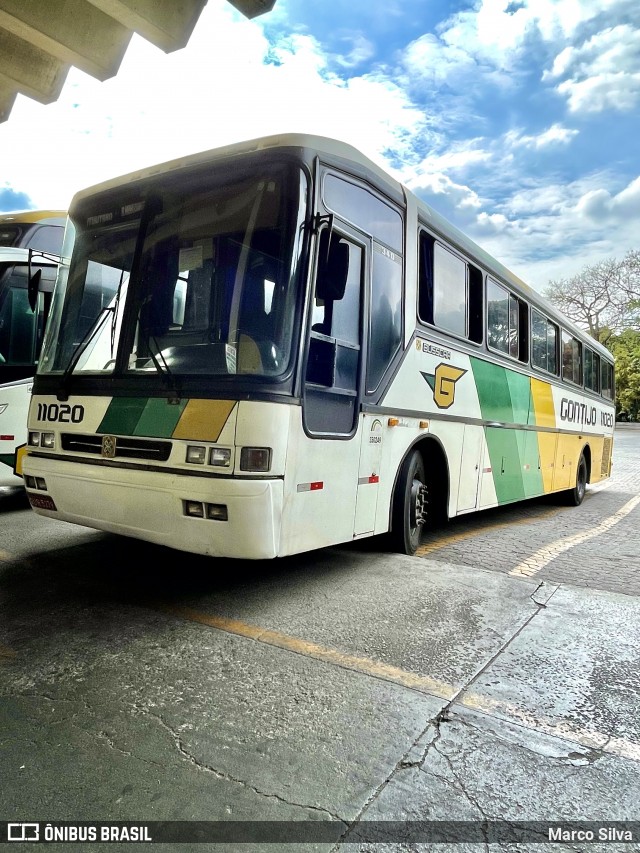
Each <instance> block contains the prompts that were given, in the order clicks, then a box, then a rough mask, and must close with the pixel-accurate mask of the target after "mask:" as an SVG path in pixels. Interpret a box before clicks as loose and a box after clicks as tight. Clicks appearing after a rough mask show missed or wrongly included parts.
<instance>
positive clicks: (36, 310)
mask: <svg viewBox="0 0 640 853" xmlns="http://www.w3.org/2000/svg"><path fill="white" fill-rule="evenodd" d="M65 222H66V211H62V210H28V211H19V212H16V213H3V214H0V487H7V486H9V487H12V486H23V485H24V481H23V480H22V478H21V477H19V476H16V474H15V473H14V472H15V468H16V450H17V448H18V447H20V446H21V445H24V444H26V441H27V412H28V408H29V399H30V397H31V388H32V385H33V375H34V373H35V370H36V364H37V361H38V357H39V354H40V347H41V346H42V337H43V332H44V326H45V321H46V314H47V310H48V307H49V305H50V302H51V293H52V291H53V287H54V283H55V278H56V272H57V268H58V260H59V256H60V251H61V249H62V239H63V234H64V225H65ZM30 280H31V283H32V297H31V300H32V301H33V303H34V304H33V306H31V304H30V299H29V281H30Z"/></svg>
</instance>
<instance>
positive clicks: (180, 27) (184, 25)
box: [89, 0, 207, 53]
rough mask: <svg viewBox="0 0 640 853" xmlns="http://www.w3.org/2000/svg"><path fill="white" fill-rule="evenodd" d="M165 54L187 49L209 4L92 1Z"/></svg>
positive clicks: (197, 0) (197, 1) (186, 0)
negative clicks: (199, 19)
mask: <svg viewBox="0 0 640 853" xmlns="http://www.w3.org/2000/svg"><path fill="white" fill-rule="evenodd" d="M89 2H90V3H91V4H92V5H93V6H95V7H96V8H97V9H100V11H101V12H103V13H104V14H105V15H108V16H109V17H110V18H113V19H114V20H116V21H118V22H119V23H120V24H122V25H123V26H124V27H126V28H127V29H130V30H134V31H135V32H136V33H138V34H139V35H141V36H142V37H143V38H145V39H147V41H150V42H151V43H152V44H155V45H156V47H159V48H160V49H161V50H163V51H164V52H165V53H170V52H171V51H174V50H179V49H180V48H183V47H185V45H186V44H187V42H188V41H189V39H190V38H191V34H192V32H193V29H194V27H195V25H196V23H197V22H198V18H199V17H200V14H201V12H202V10H203V9H204V7H205V6H206V5H207V0H180V2H176V0H89Z"/></svg>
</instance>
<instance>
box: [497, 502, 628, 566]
mask: <svg viewBox="0 0 640 853" xmlns="http://www.w3.org/2000/svg"><path fill="white" fill-rule="evenodd" d="M639 503H640V495H636V496H635V497H634V498H631V500H630V501H627V503H626V504H625V505H624V506H623V507H621V508H620V509H619V510H618V511H617V512H616V513H614V514H613V515H611V516H609V518H605V520H604V521H603V522H601V524H599V525H598V526H597V527H594V528H593V529H592V530H586V531H584V532H583V533H575V534H574V535H573V536H567V537H566V538H564V539H558V540H557V541H556V542H552V543H551V545H546V546H545V547H544V548H540V550H539V551H536V553H535V554H532V555H531V556H530V557H527V559H526V560H523V561H522V562H521V563H519V564H518V565H517V566H516V567H515V568H514V569H511V571H510V572H509V574H510V575H514V576H518V577H526V578H530V577H531V576H532V575H535V574H537V573H538V572H539V571H540V570H541V569H544V567H545V566H546V565H548V564H549V563H550V562H551V561H552V560H555V558H556V557H557V556H559V555H560V554H563V553H564V552H565V551H568V550H569V549H570V548H573V547H574V546H575V545H581V544H582V543H583V542H587V541H588V540H589V539H593V538H594V536H599V535H600V534H601V533H605V532H606V531H607V530H609V529H610V528H612V527H613V526H614V525H616V524H617V523H618V522H619V521H622V519H623V518H625V517H626V516H627V515H629V513H630V512H631V511H632V510H634V509H635V508H636V507H637V506H638V504H639Z"/></svg>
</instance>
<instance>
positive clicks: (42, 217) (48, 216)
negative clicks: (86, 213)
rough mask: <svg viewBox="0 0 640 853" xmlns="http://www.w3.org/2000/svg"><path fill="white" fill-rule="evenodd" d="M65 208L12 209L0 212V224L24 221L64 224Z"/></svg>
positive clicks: (42, 223)
mask: <svg viewBox="0 0 640 853" xmlns="http://www.w3.org/2000/svg"><path fill="white" fill-rule="evenodd" d="M66 218H67V211H66V210H14V211H9V212H7V213H0V225H2V224H3V223H4V222H24V223H35V222H39V223H40V224H41V225H64V222H65V220H66Z"/></svg>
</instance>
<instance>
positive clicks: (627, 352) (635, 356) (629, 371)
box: [609, 329, 640, 421]
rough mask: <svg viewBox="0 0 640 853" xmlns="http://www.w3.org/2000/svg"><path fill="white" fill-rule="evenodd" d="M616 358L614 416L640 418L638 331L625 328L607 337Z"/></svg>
mask: <svg viewBox="0 0 640 853" xmlns="http://www.w3.org/2000/svg"><path fill="white" fill-rule="evenodd" d="M609 349H610V350H611V352H612V353H613V355H614V358H615V360H616V417H617V419H618V420H627V421H639V420H640V331H636V330H635V329H627V330H626V331H624V332H623V333H622V334H621V335H615V336H613V337H612V338H610V339H609Z"/></svg>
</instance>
